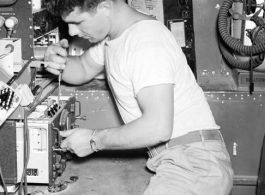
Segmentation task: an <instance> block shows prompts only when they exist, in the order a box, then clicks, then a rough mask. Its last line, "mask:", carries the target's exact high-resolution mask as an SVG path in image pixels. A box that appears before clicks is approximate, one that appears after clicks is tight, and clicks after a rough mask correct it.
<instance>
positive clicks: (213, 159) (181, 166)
mask: <svg viewBox="0 0 265 195" xmlns="http://www.w3.org/2000/svg"><path fill="white" fill-rule="evenodd" d="M147 167H148V168H149V169H150V170H151V171H154V172H155V175H154V176H153V177H152V178H151V180H150V183H149V186H148V187H147V189H146V191H145V192H144V194H143V195H228V194H229V193H230V191H231V189H232V187H233V175H234V173H233V169H232V167H231V162H230V157H229V154H228V152H227V150H226V146H225V144H224V142H222V141H205V142H196V143H191V144H186V145H179V146H176V147H173V148H169V149H167V150H164V151H162V152H161V153H160V154H158V155H157V156H155V157H153V158H151V159H149V160H148V161H147Z"/></svg>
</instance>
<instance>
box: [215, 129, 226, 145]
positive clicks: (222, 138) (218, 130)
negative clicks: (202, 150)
mask: <svg viewBox="0 0 265 195" xmlns="http://www.w3.org/2000/svg"><path fill="white" fill-rule="evenodd" d="M217 131H218V132H219V135H220V136H221V139H222V142H223V143H224V145H225V141H224V138H223V135H222V133H221V131H219V130H217Z"/></svg>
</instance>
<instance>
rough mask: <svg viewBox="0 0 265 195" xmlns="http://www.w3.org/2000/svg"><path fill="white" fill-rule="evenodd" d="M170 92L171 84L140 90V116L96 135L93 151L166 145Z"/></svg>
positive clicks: (170, 126) (170, 118) (170, 117)
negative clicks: (95, 147)
mask: <svg viewBox="0 0 265 195" xmlns="http://www.w3.org/2000/svg"><path fill="white" fill-rule="evenodd" d="M173 88H174V86H173V84H160V85H155V86H150V87H146V88H143V89H141V90H140V91H139V92H138V94H137V99H138V103H139V105H140V108H141V110H142V116H141V117H140V118H138V119H136V120H135V121H133V122H131V123H128V124H126V125H123V126H121V127H118V128H112V129H107V130H99V131H96V134H95V136H94V140H95V141H96V145H97V148H98V149H99V150H104V149H134V148H142V147H148V146H152V145H156V144H158V143H160V142H165V141H168V140H169V139H170V137H171V134H172V130H173V118H174V92H173V90H174V89H173Z"/></svg>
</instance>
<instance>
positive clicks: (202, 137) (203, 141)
mask: <svg viewBox="0 0 265 195" xmlns="http://www.w3.org/2000/svg"><path fill="white" fill-rule="evenodd" d="M199 131H200V136H201V139H202V143H203V147H205V140H204V136H203V134H202V130H199Z"/></svg>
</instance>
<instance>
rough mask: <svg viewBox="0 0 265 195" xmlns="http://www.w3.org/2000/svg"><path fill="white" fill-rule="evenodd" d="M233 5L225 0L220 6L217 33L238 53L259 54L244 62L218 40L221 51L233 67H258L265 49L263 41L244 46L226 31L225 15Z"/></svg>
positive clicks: (229, 0)
mask: <svg viewBox="0 0 265 195" xmlns="http://www.w3.org/2000/svg"><path fill="white" fill-rule="evenodd" d="M232 5H233V0H225V1H224V3H223V5H222V6H221V8H220V11H219V15H218V29H219V33H220V35H221V37H222V40H223V42H224V43H225V44H226V45H227V46H229V47H230V48H231V49H232V50H233V51H236V52H238V53H240V54H241V55H246V56H251V57H252V56H253V55H257V54H259V56H258V57H255V58H253V60H251V59H250V60H249V61H246V62H242V61H239V60H236V59H235V58H234V56H233V55H232V54H231V53H230V52H229V51H228V50H227V49H226V48H225V47H224V45H223V44H222V43H221V41H220V44H219V45H220V49H221V52H222V53H223V55H224V57H225V59H226V60H227V61H228V62H229V63H230V64H231V65H232V66H234V67H236V68H239V69H250V66H251V65H252V68H256V67H258V66H259V65H260V64H262V63H263V60H264V53H263V52H264V51H265V43H263V44H258V45H253V46H245V45H243V44H242V43H240V42H239V41H238V40H237V39H236V38H233V37H231V36H230V34H229V33H228V29H227V17H228V12H229V9H230V8H231V7H232Z"/></svg>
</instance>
